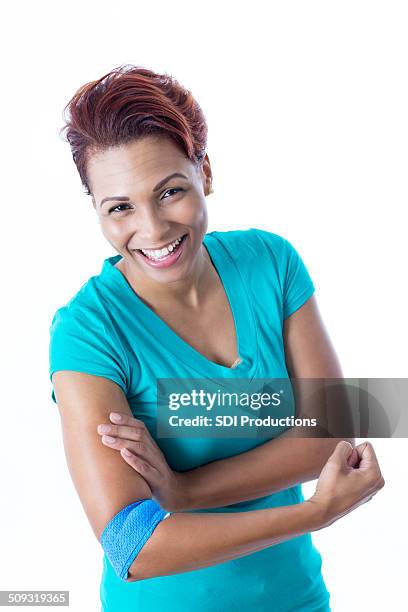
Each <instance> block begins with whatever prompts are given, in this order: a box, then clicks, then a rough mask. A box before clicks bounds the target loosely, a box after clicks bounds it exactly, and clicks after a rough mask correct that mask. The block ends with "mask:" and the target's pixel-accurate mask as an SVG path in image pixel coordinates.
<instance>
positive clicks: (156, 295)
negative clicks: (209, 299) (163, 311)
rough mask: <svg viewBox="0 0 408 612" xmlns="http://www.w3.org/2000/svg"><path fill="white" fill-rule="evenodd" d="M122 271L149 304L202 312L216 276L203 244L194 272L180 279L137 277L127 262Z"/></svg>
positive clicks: (121, 268) (122, 263) (122, 262)
mask: <svg viewBox="0 0 408 612" xmlns="http://www.w3.org/2000/svg"><path fill="white" fill-rule="evenodd" d="M118 263H119V264H120V266H117V267H119V269H120V270H121V271H122V272H123V274H124V275H125V277H126V279H127V281H128V282H129V283H130V285H131V286H132V287H133V288H134V290H135V291H136V292H137V294H138V295H139V296H140V297H142V298H143V299H145V300H146V301H147V302H150V303H152V302H153V303H155V304H157V305H160V303H163V304H166V305H169V303H174V304H180V305H182V306H185V307H187V308H191V309H199V308H200V307H201V306H202V304H203V302H204V300H205V296H206V293H207V290H208V287H209V285H210V283H211V281H212V280H213V279H214V274H217V273H216V271H215V269H214V267H213V265H212V262H211V260H210V257H209V255H208V253H207V250H206V248H205V247H204V245H202V246H201V249H200V250H199V252H198V254H197V257H196V261H195V262H194V267H193V269H192V271H191V273H190V274H189V275H188V276H186V277H184V278H181V279H179V280H176V281H171V282H168V283H159V282H157V281H155V280H153V279H151V278H149V277H147V276H145V275H141V274H135V272H134V270H132V269H131V266H129V265H128V263H127V261H126V259H121V260H120V261H119V262H118Z"/></svg>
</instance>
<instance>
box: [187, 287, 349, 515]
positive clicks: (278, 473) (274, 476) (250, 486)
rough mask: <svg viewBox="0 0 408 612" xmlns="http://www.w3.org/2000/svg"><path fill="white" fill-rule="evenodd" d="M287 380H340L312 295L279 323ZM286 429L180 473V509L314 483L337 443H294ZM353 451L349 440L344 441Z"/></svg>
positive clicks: (292, 432)
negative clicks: (281, 329)
mask: <svg viewBox="0 0 408 612" xmlns="http://www.w3.org/2000/svg"><path fill="white" fill-rule="evenodd" d="M283 334H284V344H285V355H286V362H287V364H286V365H287V369H288V373H289V375H290V377H291V378H343V373H342V370H341V366H340V363H339V360H338V358H337V355H336V353H335V350H334V348H333V346H332V344H331V341H330V338H329V336H328V333H327V331H326V329H325V326H324V323H323V321H322V318H321V316H320V313H319V310H318V306H317V302H316V298H315V296H314V295H313V296H312V297H311V298H310V299H309V300H307V302H306V303H305V304H303V306H302V307H301V308H299V309H298V310H296V311H295V312H294V313H293V314H292V315H291V316H290V317H288V318H287V319H286V320H285V322H284V330H283ZM296 435H297V434H296V431H295V430H289V431H287V432H285V433H284V434H282V435H281V436H279V437H277V438H275V439H274V440H270V441H268V442H265V443H264V444H261V445H259V446H258V447H256V448H254V449H251V450H250V451H247V452H245V453H241V454H240V455H235V456H233V457H228V458H227V459H221V460H218V461H213V462H211V463H207V464H206V465H204V466H201V467H199V468H196V469H194V470H189V471H188V472H182V473H181V474H180V481H181V482H182V483H183V486H182V491H183V492H184V495H183V497H182V498H180V501H179V503H180V507H179V508H178V509H180V510H189V509H199V508H216V507H218V506H226V505H229V504H233V503H237V502H241V501H246V500H250V499H255V498H258V497H262V496H265V495H269V494H271V493H274V492H276V491H280V490H282V489H287V488H288V487H291V486H294V485H296V484H298V483H302V482H307V481H310V480H314V479H316V478H317V477H318V476H319V474H320V472H321V470H322V467H323V466H324V464H325V463H326V461H327V459H328V457H329V456H330V455H331V453H332V452H333V450H334V448H335V446H336V445H337V443H338V442H339V440H340V439H341V438H296ZM344 439H346V440H348V441H349V442H350V443H351V444H352V445H353V446H354V445H355V441H354V438H344Z"/></svg>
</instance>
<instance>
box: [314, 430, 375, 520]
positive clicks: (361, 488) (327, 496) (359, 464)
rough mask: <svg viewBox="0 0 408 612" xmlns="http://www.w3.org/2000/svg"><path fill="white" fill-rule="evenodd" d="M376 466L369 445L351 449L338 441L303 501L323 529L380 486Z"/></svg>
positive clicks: (352, 508)
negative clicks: (315, 513)
mask: <svg viewBox="0 0 408 612" xmlns="http://www.w3.org/2000/svg"><path fill="white" fill-rule="evenodd" d="M384 484H385V481H384V478H383V477H382V474H381V471H380V466H379V465H378V461H377V457H376V455H375V452H374V448H373V447H372V445H371V444H370V442H363V443H362V444H360V445H359V446H356V447H355V449H353V447H352V446H351V444H350V443H349V442H346V441H345V440H342V441H341V442H339V443H338V444H337V446H336V448H335V449H334V451H333V453H332V454H331V456H330V457H329V459H328V460H327V462H326V464H325V465H324V467H323V469H322V471H321V474H320V477H319V480H318V481H317V485H316V491H315V494H314V495H313V496H312V497H311V498H310V499H309V500H307V501H308V502H311V503H313V504H315V505H316V507H317V508H318V510H319V512H320V516H321V517H322V525H321V527H327V526H328V525H331V524H332V523H334V522H335V521H336V520H337V519H339V518H341V517H342V516H344V515H345V514H348V513H349V512H351V511H352V510H354V509H355V508H357V507H358V506H360V505H361V504H364V503H365V502H367V501H369V500H370V499H372V498H373V496H374V495H375V494H376V493H378V491H379V490H380V489H382V487H383V486H384Z"/></svg>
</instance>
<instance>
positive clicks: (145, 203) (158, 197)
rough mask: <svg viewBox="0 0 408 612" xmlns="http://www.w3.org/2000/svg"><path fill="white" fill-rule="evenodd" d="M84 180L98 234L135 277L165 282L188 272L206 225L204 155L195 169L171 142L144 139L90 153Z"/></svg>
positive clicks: (208, 172) (206, 166)
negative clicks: (93, 210)
mask: <svg viewBox="0 0 408 612" xmlns="http://www.w3.org/2000/svg"><path fill="white" fill-rule="evenodd" d="M87 175H88V181H89V185H90V190H91V193H92V202H93V206H94V208H95V211H96V213H97V215H98V218H99V222H100V225H101V229H102V233H103V235H104V236H105V238H106V239H107V241H108V242H109V243H110V244H111V245H112V246H113V247H114V249H115V250H116V251H117V252H118V253H119V254H120V255H122V257H123V258H124V263H125V265H126V268H127V269H128V270H130V271H131V274H132V275H133V276H134V277H135V278H138V279H140V280H143V279H145V280H146V279H150V280H153V281H156V282H159V283H167V282H171V281H177V280H181V279H183V278H186V277H188V276H189V275H190V274H191V273H192V272H193V271H194V269H195V266H196V264H197V262H198V261H199V259H200V258H202V256H203V251H202V249H203V247H202V241H203V238H204V235H205V233H206V231H207V226H208V219H207V207H206V201H205V196H206V195H207V194H208V193H209V189H210V185H211V167H210V163H209V160H208V157H207V155H206V156H205V158H204V160H203V163H202V164H201V165H200V166H196V165H194V164H193V163H192V162H191V161H190V160H189V159H188V157H186V156H185V154H184V152H183V151H182V150H181V149H180V148H179V147H177V145H176V144H175V143H174V142H173V141H171V140H169V139H168V138H165V137H158V136H147V137H144V138H143V139H142V140H138V141H133V142H130V143H128V144H125V145H121V146H119V147H115V148H110V149H107V150H105V151H103V152H100V153H95V154H93V155H92V156H91V157H90V159H89V161H88V164H87ZM172 175H173V176H172ZM168 177H171V178H168ZM181 237H183V239H182V241H181V242H180V243H177V242H176V243H175V244H174V242H175V241H177V239H178V238H181ZM171 243H173V244H171ZM166 245H169V248H168V249H164V250H161V251H157V249H162V247H165V246H166ZM141 249H143V250H145V251H147V252H146V254H143V253H142V251H141ZM152 250H153V252H152ZM154 250H156V252H155V251H154Z"/></svg>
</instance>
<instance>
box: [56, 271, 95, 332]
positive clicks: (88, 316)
mask: <svg viewBox="0 0 408 612" xmlns="http://www.w3.org/2000/svg"><path fill="white" fill-rule="evenodd" d="M106 318H107V310H106V308H105V306H104V299H103V289H102V287H101V285H100V283H99V282H98V277H97V276H91V277H90V278H89V279H88V280H87V281H86V282H85V283H83V285H82V286H81V287H80V289H79V290H78V291H77V292H76V293H75V294H74V295H73V296H72V297H71V298H70V299H69V300H68V301H67V302H66V303H65V304H63V305H62V306H60V307H59V308H58V309H57V310H56V311H55V313H54V315H53V318H52V321H51V328H50V329H51V332H52V331H54V330H55V329H56V328H57V327H58V328H61V327H68V328H69V327H71V326H79V327H89V324H90V325H91V327H95V326H96V325H98V324H99V325H100V324H101V322H102V321H103V320H104V319H106Z"/></svg>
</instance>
